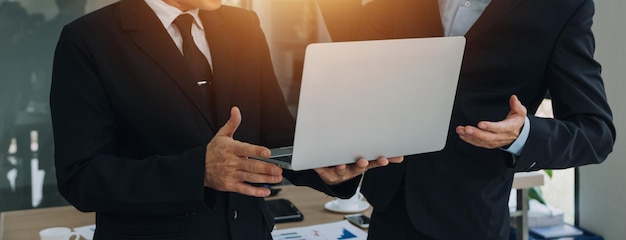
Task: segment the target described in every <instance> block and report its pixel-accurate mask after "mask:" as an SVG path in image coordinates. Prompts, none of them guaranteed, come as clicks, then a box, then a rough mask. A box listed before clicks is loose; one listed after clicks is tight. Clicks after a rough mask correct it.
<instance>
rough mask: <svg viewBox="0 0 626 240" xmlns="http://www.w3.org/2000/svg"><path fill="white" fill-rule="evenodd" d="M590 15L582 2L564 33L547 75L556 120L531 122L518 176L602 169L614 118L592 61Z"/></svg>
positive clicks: (610, 143) (612, 139)
mask: <svg viewBox="0 0 626 240" xmlns="http://www.w3.org/2000/svg"><path fill="white" fill-rule="evenodd" d="M593 13H594V6H593V2H592V1H591V0H586V1H583V3H582V5H581V6H580V7H578V10H577V11H576V12H575V13H574V15H573V16H572V17H571V18H570V20H569V22H568V23H567V24H566V26H565V28H564V29H562V32H561V34H560V37H559V39H558V40H557V42H556V45H555V46H554V49H553V51H552V52H553V54H552V57H551V58H550V59H549V63H548V68H547V71H546V80H547V84H548V88H549V91H550V95H551V98H552V105H553V109H554V110H553V111H554V117H555V119H543V118H538V117H532V116H531V117H530V121H531V123H530V126H531V128H530V129H531V130H530V134H529V138H528V140H527V142H526V145H525V147H524V150H523V151H522V154H521V156H520V158H519V159H518V163H517V165H516V167H515V170H517V171H522V170H537V169H546V168H552V169H560V168H569V167H576V166H581V165H586V164H592V163H600V162H603V161H604V160H605V159H606V158H607V156H608V154H609V153H610V152H611V151H612V149H613V144H614V142H615V137H616V133H615V127H614V125H613V122H612V120H613V119H612V113H611V109H610V107H609V105H608V102H607V99H606V93H605V89H604V84H603V81H602V78H601V76H600V72H601V67H600V64H599V63H598V62H596V61H595V60H594V58H593V54H594V48H595V42H594V37H593V33H592V31H591V26H592V17H593Z"/></svg>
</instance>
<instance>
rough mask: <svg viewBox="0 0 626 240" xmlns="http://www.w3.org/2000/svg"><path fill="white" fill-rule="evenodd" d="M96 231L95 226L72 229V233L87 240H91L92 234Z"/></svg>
mask: <svg viewBox="0 0 626 240" xmlns="http://www.w3.org/2000/svg"><path fill="white" fill-rule="evenodd" d="M95 231H96V224H92V225H87V226H82V227H77V228H74V232H77V233H78V234H80V236H81V237H83V238H84V239H87V240H91V239H93V233H94V232H95Z"/></svg>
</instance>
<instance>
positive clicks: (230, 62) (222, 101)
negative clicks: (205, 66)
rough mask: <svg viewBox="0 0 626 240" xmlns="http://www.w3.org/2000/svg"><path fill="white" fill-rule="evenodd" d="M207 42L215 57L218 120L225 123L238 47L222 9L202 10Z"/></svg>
mask: <svg viewBox="0 0 626 240" xmlns="http://www.w3.org/2000/svg"><path fill="white" fill-rule="evenodd" d="M200 19H202V25H203V26H204V32H205V35H206V39H207V42H208V43H209V47H210V49H211V58H212V59H213V61H212V62H213V63H212V64H213V89H214V94H215V107H216V120H217V123H218V124H222V123H225V122H226V121H227V120H228V118H229V117H230V107H231V104H232V103H231V101H232V99H231V98H232V91H233V81H235V80H236V79H237V76H236V75H235V74H236V71H235V61H236V59H237V56H238V55H239V54H238V49H239V48H237V47H236V45H235V44H234V42H233V41H232V39H235V38H233V37H231V36H229V35H231V33H230V32H229V31H228V29H227V23H225V22H224V21H223V20H222V18H220V10H216V11H200Z"/></svg>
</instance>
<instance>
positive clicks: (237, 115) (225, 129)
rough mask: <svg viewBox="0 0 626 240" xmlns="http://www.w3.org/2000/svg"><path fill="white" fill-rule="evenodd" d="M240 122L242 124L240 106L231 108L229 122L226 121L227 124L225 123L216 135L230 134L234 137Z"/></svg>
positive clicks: (229, 135)
mask: <svg viewBox="0 0 626 240" xmlns="http://www.w3.org/2000/svg"><path fill="white" fill-rule="evenodd" d="M239 124H241V112H240V111H239V108H238V107H232V108H231V109H230V118H229V119H228V122H226V124H224V126H222V128H220V130H219V131H217V134H216V136H228V137H231V138H232V137H233V135H234V134H235V131H237V128H238V127H239Z"/></svg>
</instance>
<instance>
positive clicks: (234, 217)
mask: <svg viewBox="0 0 626 240" xmlns="http://www.w3.org/2000/svg"><path fill="white" fill-rule="evenodd" d="M233 220H237V210H234V211H233Z"/></svg>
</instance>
